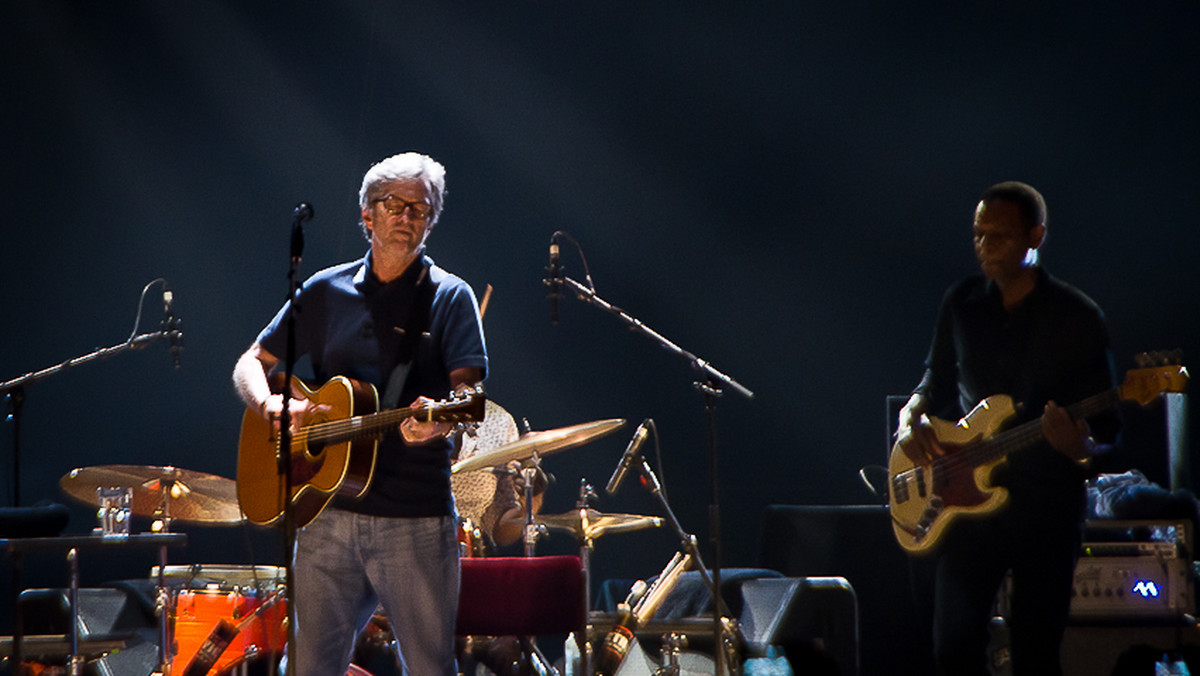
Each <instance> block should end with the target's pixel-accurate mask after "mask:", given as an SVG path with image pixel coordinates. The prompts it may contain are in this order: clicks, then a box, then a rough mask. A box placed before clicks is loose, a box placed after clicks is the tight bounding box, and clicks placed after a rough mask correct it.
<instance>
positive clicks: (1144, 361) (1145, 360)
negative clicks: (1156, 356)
mask: <svg viewBox="0 0 1200 676" xmlns="http://www.w3.org/2000/svg"><path fill="white" fill-rule="evenodd" d="M1133 362H1134V363H1135V364H1137V366H1138V368H1141V369H1145V368H1150V366H1152V365H1153V360H1152V359H1151V358H1150V353H1148V352H1139V353H1137V354H1135V355H1133Z"/></svg>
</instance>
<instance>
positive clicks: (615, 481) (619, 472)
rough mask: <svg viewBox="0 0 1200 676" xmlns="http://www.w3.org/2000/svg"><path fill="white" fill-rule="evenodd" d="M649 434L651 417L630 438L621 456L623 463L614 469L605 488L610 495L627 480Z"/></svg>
mask: <svg viewBox="0 0 1200 676" xmlns="http://www.w3.org/2000/svg"><path fill="white" fill-rule="evenodd" d="M649 434H650V419H649V418H646V419H645V420H643V421H642V424H641V425H638V428H637V431H636V432H634V433H633V438H632V439H630V440H629V445H628V446H626V447H625V453H624V454H623V455H622V456H621V463H620V464H619V465H617V468H616V469H615V470H613V475H612V478H611V479H609V480H608V486H606V487H605V488H604V490H605V491H607V492H608V494H609V495H612V494H613V493H616V492H617V489H618V488H620V487H621V482H622V481H624V480H625V475H626V474H628V473H629V468H630V467H633V466H634V464H636V463H637V461H638V460H639V459H640V458H641V453H640V451H641V448H642V444H644V443H646V437H647V436H649Z"/></svg>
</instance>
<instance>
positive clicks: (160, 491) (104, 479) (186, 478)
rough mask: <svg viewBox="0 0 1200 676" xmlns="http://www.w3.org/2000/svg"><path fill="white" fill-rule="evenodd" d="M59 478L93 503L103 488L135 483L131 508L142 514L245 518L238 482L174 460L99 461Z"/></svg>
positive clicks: (221, 520) (219, 520) (217, 520)
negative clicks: (175, 463)
mask: <svg viewBox="0 0 1200 676" xmlns="http://www.w3.org/2000/svg"><path fill="white" fill-rule="evenodd" d="M58 483H59V486H60V487H61V488H62V490H63V492H65V493H66V494H67V495H69V496H70V497H72V498H75V499H76V500H79V501H81V502H83V503H86V504H88V505H92V506H95V505H96V489H98V488H130V489H132V490H133V504H132V506H131V510H132V512H133V513H134V514H136V515H138V516H146V517H152V518H156V519H160V518H161V519H164V521H169V520H177V521H188V522H194V523H207V524H235V523H240V522H241V521H242V512H241V509H240V508H239V507H238V501H237V484H236V483H235V482H234V481H233V479H226V478H225V477H221V476H217V475H215V474H205V473H203V472H194V471H192V470H186V469H179V468H178V467H171V466H170V465H168V466H165V467H159V466H155V465H146V466H143V465H99V466H96V467H77V468H75V469H73V470H71V471H70V472H67V473H66V474H64V475H63V477H62V478H61V479H59V482H58ZM166 525H168V526H169V525H170V524H169V523H167V524H166Z"/></svg>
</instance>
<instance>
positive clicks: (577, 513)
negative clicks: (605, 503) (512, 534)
mask: <svg viewBox="0 0 1200 676" xmlns="http://www.w3.org/2000/svg"><path fill="white" fill-rule="evenodd" d="M582 511H583V510H580V509H576V510H573V511H570V512H567V513H565V514H539V515H538V516H536V517H534V522H535V523H540V524H545V526H546V527H547V528H550V529H552V530H565V531H570V532H571V533H573V534H574V535H575V537H577V538H581V539H584V540H594V539H596V538H598V537H600V536H601V535H607V534H608V533H629V532H632V531H635V530H642V529H643V528H658V527H659V526H661V525H662V524H663V520H662V518H661V517H657V516H642V515H641V514H605V513H604V512H600V511H597V510H594V509H591V508H588V510H587V512H586V513H581V512H582Z"/></svg>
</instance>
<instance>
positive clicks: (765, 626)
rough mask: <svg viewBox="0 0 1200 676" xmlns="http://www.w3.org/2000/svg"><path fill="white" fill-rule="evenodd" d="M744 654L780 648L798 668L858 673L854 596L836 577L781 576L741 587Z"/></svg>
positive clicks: (843, 674) (849, 674)
mask: <svg viewBox="0 0 1200 676" xmlns="http://www.w3.org/2000/svg"><path fill="white" fill-rule="evenodd" d="M742 601H743V604H742V616H741V624H742V635H743V637H745V639H746V647H747V652H748V654H751V655H763V654H765V653H766V650H767V647H768V646H778V647H781V648H783V649H784V654H785V655H786V656H787V657H788V660H789V661H790V662H791V663H792V664H793V668H796V669H797V670H798V671H799V669H798V667H799V666H801V665H802V666H804V670H803V671H804V673H807V674H840V675H841V676H858V673H859V663H858V600H857V598H856V597H855V594H854V588H853V587H851V586H850V583H849V582H847V581H846V579H845V578H842V577H808V578H801V577H785V578H767V579H761V580H751V581H749V582H746V583H745V584H743V585H742Z"/></svg>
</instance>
